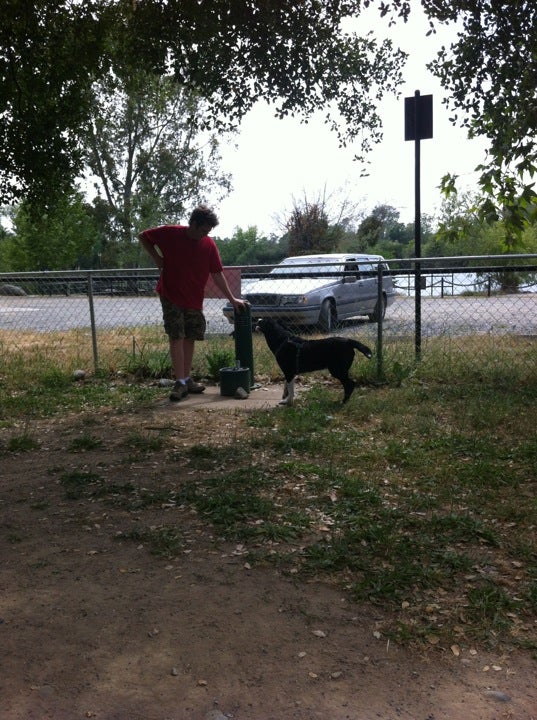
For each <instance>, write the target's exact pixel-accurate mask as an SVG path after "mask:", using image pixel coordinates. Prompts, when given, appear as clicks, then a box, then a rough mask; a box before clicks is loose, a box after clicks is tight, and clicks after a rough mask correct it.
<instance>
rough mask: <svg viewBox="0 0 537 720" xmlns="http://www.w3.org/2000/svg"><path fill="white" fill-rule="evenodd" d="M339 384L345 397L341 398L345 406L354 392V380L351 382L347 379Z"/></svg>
mask: <svg viewBox="0 0 537 720" xmlns="http://www.w3.org/2000/svg"><path fill="white" fill-rule="evenodd" d="M341 382H342V384H343V390H344V391H345V395H344V396H343V404H345V403H346V402H347V400H348V399H349V398H350V396H351V395H352V393H353V392H354V387H355V383H354V380H351V379H350V378H349V377H348V378H346V379H344V380H341Z"/></svg>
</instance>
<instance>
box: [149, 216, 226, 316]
mask: <svg viewBox="0 0 537 720" xmlns="http://www.w3.org/2000/svg"><path fill="white" fill-rule="evenodd" d="M187 229H188V228H187V227H186V226H183V225H161V226H160V227H156V228H151V229H150V230H144V236H145V237H146V238H147V239H148V240H149V242H151V243H153V245H156V246H157V247H158V248H159V249H160V251H161V253H162V256H163V258H164V267H163V269H162V271H161V273H160V278H159V281H158V283H157V287H156V290H157V292H158V293H159V294H160V295H162V296H163V297H165V298H167V299H168V300H170V302H172V303H173V304H174V305H177V306H178V307H181V308H188V309H190V310H201V309H202V307H203V293H204V290H205V285H206V284H207V280H208V279H209V275H210V274H211V273H219V272H222V270H223V267H222V261H221V260H220V254H219V252H218V248H217V247H216V244H215V242H214V240H213V239H212V238H210V237H209V236H208V235H206V236H205V237H203V238H201V240H192V239H191V238H190V237H189V236H188V233H187Z"/></svg>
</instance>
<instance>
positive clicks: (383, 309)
mask: <svg viewBox="0 0 537 720" xmlns="http://www.w3.org/2000/svg"><path fill="white" fill-rule="evenodd" d="M380 311H381V313H382V315H381V314H380V313H379V302H378V300H377V302H376V303H375V308H374V310H373V312H372V313H369V314H368V316H367V317H368V318H369V322H372V323H376V322H378V321H379V320H380V319H381V318H382V320H384V318H385V317H386V296H385V295H383V296H382V302H381V308H380Z"/></svg>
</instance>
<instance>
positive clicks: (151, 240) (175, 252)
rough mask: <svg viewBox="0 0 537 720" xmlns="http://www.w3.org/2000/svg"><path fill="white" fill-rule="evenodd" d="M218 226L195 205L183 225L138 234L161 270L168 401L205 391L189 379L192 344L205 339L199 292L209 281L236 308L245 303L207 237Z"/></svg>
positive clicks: (208, 213) (159, 287)
mask: <svg viewBox="0 0 537 720" xmlns="http://www.w3.org/2000/svg"><path fill="white" fill-rule="evenodd" d="M217 225H218V218H217V217H216V215H215V213H214V212H213V211H212V210H210V209H209V208H208V207H206V206H204V205H200V206H199V207H197V208H196V209H195V210H194V211H193V213H192V215H191V216H190V219H189V221H188V225H187V226H185V225H162V226H160V227H156V228H150V229H148V230H144V231H143V232H141V233H140V235H139V236H138V237H139V240H140V242H141V244H142V246H143V247H144V249H145V250H146V251H147V252H148V253H149V255H150V256H151V257H152V258H153V260H154V261H155V264H156V266H157V267H158V268H160V271H161V272H160V278H159V281H158V283H157V287H156V290H157V292H158V293H159V295H160V301H161V303H162V316H163V319H164V330H165V332H166V334H167V335H168V340H169V343H170V356H171V360H172V368H173V374H174V377H175V385H174V387H173V390H172V392H171V394H170V400H182V399H183V398H184V397H186V396H187V395H188V393H189V392H190V393H200V392H203V391H204V390H205V387H204V386H203V385H201V384H200V383H197V382H194V380H192V378H191V377H190V371H191V369H192V358H193V355H194V343H195V341H196V340H203V339H204V337H205V328H206V323H205V317H204V315H203V311H202V309H203V294H204V291H205V285H206V284H207V280H208V279H209V275H212V278H213V280H214V282H215V284H216V286H217V287H218V288H219V289H220V290H221V291H222V292H223V294H224V295H225V296H226V297H227V299H228V300H229V302H230V303H231V304H232V305H233V307H234V308H235V310H239V311H240V310H242V309H244V306H245V304H246V303H245V301H244V300H241V299H239V298H236V297H234V296H233V293H232V292H231V290H230V288H229V285H228V282H227V280H226V277H225V275H224V272H223V267H222V261H221V260H220V255H219V253H218V248H217V247H216V244H215V242H214V240H213V239H212V238H210V237H209V236H208V233H209V232H211V230H212V229H213V228H214V227H216V226H217Z"/></svg>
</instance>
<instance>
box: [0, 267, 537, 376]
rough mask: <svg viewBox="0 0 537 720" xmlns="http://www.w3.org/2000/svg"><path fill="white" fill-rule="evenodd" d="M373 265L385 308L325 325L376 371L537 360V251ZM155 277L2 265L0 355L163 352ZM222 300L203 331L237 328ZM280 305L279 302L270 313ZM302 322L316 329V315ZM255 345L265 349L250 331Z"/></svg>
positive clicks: (106, 362) (116, 362)
mask: <svg viewBox="0 0 537 720" xmlns="http://www.w3.org/2000/svg"><path fill="white" fill-rule="evenodd" d="M507 263H509V264H507ZM272 269H273V267H268V266H261V267H259V266H257V267H242V268H240V271H241V275H242V294H243V296H246V295H248V293H249V292H250V291H251V289H252V287H253V286H254V285H255V283H256V282H257V281H258V280H261V279H263V278H267V277H269V278H270V277H272V276H271V275H270V271H271V270H272ZM234 270H235V271H237V268H235V269H234ZM315 270H316V271H315V272H313V273H312V272H311V269H309V271H308V277H309V278H313V279H314V280H315V277H316V276H317V277H318V278H326V276H327V275H330V274H332V275H334V276H335V275H337V273H327V271H326V268H323V267H319V268H316V269H315ZM375 274H376V279H377V281H378V288H379V293H381V292H382V289H383V284H384V283H386V282H387V281H388V280H387V279H388V278H390V280H391V282H393V285H394V286H395V289H396V293H397V295H396V298H395V300H394V302H393V304H391V305H390V306H389V307H388V309H387V312H386V315H385V317H384V318H380V319H378V320H377V321H375V322H371V317H369V318H368V317H367V315H357V316H356V317H354V318H349V319H345V320H344V321H342V322H339V323H337V324H335V326H334V328H333V329H331V332H337V333H338V334H348V335H353V336H357V337H360V338H361V339H363V340H364V341H365V342H368V343H369V344H370V345H372V346H373V347H374V348H375V349H376V351H377V353H376V356H377V366H376V367H377V373H378V374H379V375H382V374H384V373H386V372H389V371H390V370H393V368H395V367H400V366H401V364H402V363H403V364H409V363H411V362H412V360H414V359H416V357H415V356H416V354H417V355H419V359H420V360H421V361H423V362H435V361H438V360H439V359H441V360H442V361H444V362H445V361H448V362H449V363H456V365H457V367H460V368H462V369H463V370H464V368H475V367H476V366H477V365H478V364H479V363H483V362H484V361H485V359H486V360H487V361H488V362H494V363H498V364H502V363H504V364H505V363H512V362H513V360H514V358H516V361H517V363H518V364H519V365H521V366H522V368H525V369H526V370H528V371H531V372H535V370H537V344H536V343H535V340H536V339H537V256H535V255H516V256H472V257H464V258H462V257H456V258H424V259H421V260H420V261H419V263H418V264H416V262H413V261H409V260H393V261H386V265H383V266H382V267H379V266H377V267H376V268H375ZM296 275H297V290H296V292H301V290H299V289H298V281H299V280H300V279H301V273H300V271H298V272H297V273H296ZM157 278H158V273H157V271H156V270H154V269H131V270H105V271H103V270H91V271H76V272H75V271H73V272H33V273H3V274H2V273H0V362H4V361H7V359H8V358H9V357H12V356H13V355H14V354H16V353H21V354H22V355H24V353H33V354H35V353H39V354H41V355H43V356H47V357H49V359H50V360H51V361H54V359H56V361H57V362H58V363H59V364H60V365H62V364H63V363H64V362H66V360H65V358H66V357H67V356H68V355H69V356H70V357H73V348H74V360H72V362H73V363H75V364H76V365H79V366H82V367H84V368H85V369H87V370H91V369H92V367H93V368H94V369H95V368H97V367H110V366H113V367H114V368H116V367H117V368H119V367H120V365H121V362H122V358H123V359H125V358H128V357H130V356H132V354H133V353H135V352H138V353H140V352H144V351H149V349H160V350H162V352H163V353H164V352H165V351H166V348H167V342H166V337H165V335H164V332H163V329H162V321H161V310H160V303H159V302H158V299H157V298H156V296H155V294H154V286H155V284H156V281H157ZM332 279H333V280H334V282H341V283H347V281H348V280H349V278H343V277H342V278H339V279H338V278H337V277H333V278H332ZM356 279H357V278H352V277H351V278H350V281H351V282H350V283H349V284H348V286H347V285H346V289H347V291H349V292H352V282H353V281H354V280H356ZM417 300H418V302H417ZM225 306H226V301H225V300H222V299H219V298H214V297H213V298H207V299H206V300H205V308H204V310H205V314H206V317H207V339H208V340H209V341H215V342H218V341H220V340H221V341H227V339H228V338H229V336H230V333H231V332H232V329H233V328H232V325H231V324H230V323H229V322H228V320H227V319H226V317H225V316H224V312H223V311H224V307H225ZM280 310H281V307H276V306H275V307H274V314H275V315H276V316H277V315H278V312H279V311H280ZM336 313H337V308H336ZM253 314H254V317H255V308H254V310H253ZM334 320H335V321H337V320H338V318H337V317H334ZM292 329H293V331H294V332H297V333H300V332H301V333H304V332H306V330H305V328H303V327H293V328H292ZM307 331H308V332H310V333H311V332H313V333H318V332H320V330H319V328H315V327H313V328H308V330H307ZM418 335H419V337H418ZM68 348H70V351H69V352H68ZM255 352H256V353H257V354H262V353H267V355H268V351H267V350H266V348H265V346H264V345H263V343H260V342H257V341H256V345H255ZM112 358H113V359H112ZM269 361H270V360H269V359H267V362H269ZM256 366H259V363H256Z"/></svg>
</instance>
